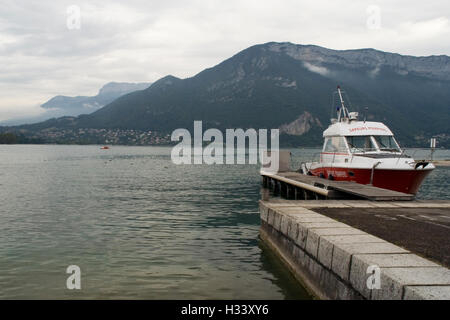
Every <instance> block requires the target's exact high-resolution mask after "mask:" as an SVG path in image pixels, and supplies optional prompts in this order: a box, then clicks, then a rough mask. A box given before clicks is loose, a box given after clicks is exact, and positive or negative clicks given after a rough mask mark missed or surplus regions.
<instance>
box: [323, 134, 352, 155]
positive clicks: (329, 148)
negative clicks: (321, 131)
mask: <svg viewBox="0 0 450 320" xmlns="http://www.w3.org/2000/svg"><path fill="white" fill-rule="evenodd" d="M323 151H324V152H347V146H346V144H345V140H344V137H330V138H327V139H326V140H325V146H324V149H323Z"/></svg>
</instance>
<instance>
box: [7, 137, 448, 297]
mask: <svg viewBox="0 0 450 320" xmlns="http://www.w3.org/2000/svg"><path fill="white" fill-rule="evenodd" d="M170 150H171V149H170V148H168V147H167V148H166V147H125V146H113V147H112V148H111V149H110V150H100V147H99V146H51V145H7V146H5V145H2V146H0V161H1V162H0V163H1V164H0V199H2V204H1V207H0V299H12V298H14V299H17V298H22V299H49V298H56V299H72V298H75V299H93V298H100V299H309V298H310V297H309V296H308V294H307V293H306V291H305V290H304V289H302V288H301V287H300V286H299V285H298V284H297V282H296V281H295V279H294V278H293V277H292V276H291V274H290V273H289V272H287V271H286V269H285V268H284V267H283V266H282V265H281V263H280V262H279V261H278V259H277V258H275V257H274V256H273V255H272V253H271V252H270V251H269V250H268V249H267V248H265V247H264V245H262V244H261V242H260V240H259V238H258V234H259V224H260V222H259V214H258V205H257V201H258V199H259V197H260V185H261V179H260V177H259V175H258V170H259V167H258V166H256V165H212V166H209V165H182V166H176V165H174V164H172V162H171V161H170ZM292 151H293V156H294V161H293V163H294V165H297V164H298V163H299V162H300V161H302V160H310V159H311V158H312V157H314V156H315V154H316V153H317V152H318V150H316V149H301V150H300V149H297V150H292ZM414 153H415V157H417V158H421V157H422V158H426V157H427V156H428V152H427V151H423V150H411V152H409V154H411V155H412V154H414ZM421 154H423V155H424V156H421ZM435 158H441V159H450V151H449V150H438V151H436V153H435ZM449 178H450V167H445V168H438V169H437V170H435V171H434V172H433V173H432V174H431V175H430V176H429V178H428V179H427V180H426V182H425V184H424V185H423V186H422V188H421V191H420V194H419V196H418V198H421V199H450V193H449V189H450V186H449ZM69 265H78V266H79V267H80V268H81V286H82V289H81V290H73V291H71V290H68V289H67V288H66V279H67V277H68V276H69V275H68V274H66V268H67V267H68V266H69Z"/></svg>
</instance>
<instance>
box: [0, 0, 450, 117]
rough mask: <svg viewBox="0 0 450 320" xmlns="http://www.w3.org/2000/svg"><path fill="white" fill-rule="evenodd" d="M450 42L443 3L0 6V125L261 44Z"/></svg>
mask: <svg viewBox="0 0 450 320" xmlns="http://www.w3.org/2000/svg"><path fill="white" fill-rule="evenodd" d="M78 9H79V19H78V15H77V12H78V11H77V10H78ZM378 13H379V15H378ZM449 39H450V1H448V0H437V1H433V0H430V1H423V0H417V1H416V0H408V1H406V0H398V1H395V2H394V1H379V0H371V1H365V0H362V1H361V0H358V1H356V0H353V1H349V0H335V1H322V0H314V1H300V0H164V1H161V0H160V1H152V0H128V1H112V0H109V1H97V0H91V1H78V0H70V1H66V0H59V1H54V0H40V1H31V0H28V1H24V0H0V121H2V120H7V119H12V118H17V117H23V116H25V115H26V116H32V115H37V114H39V113H40V112H42V109H41V108H40V107H39V106H40V104H42V103H44V102H45V101H47V100H48V99H49V98H51V97H53V96H55V95H59V94H61V95H73V96H75V95H95V94H96V93H97V91H98V89H99V88H100V87H101V86H102V85H103V84H105V83H107V82H110V81H126V82H153V81H155V80H157V79H159V78H161V77H163V76H165V75H167V74H172V75H175V76H177V77H181V78H184V77H190V76H193V75H195V74H196V73H198V72H200V71H201V70H203V69H204V68H207V67H211V66H214V65H216V64H218V63H220V62H221V61H223V60H224V59H227V58H228V57H230V56H232V55H233V54H235V53H237V52H239V51H240V50H243V49H245V48H247V47H249V46H251V45H254V44H259V43H264V42H269V41H290V42H293V43H299V44H316V45H320V46H324V47H328V48H332V49H355V48H367V47H371V48H376V49H380V50H383V51H390V52H397V53H401V54H409V55H440V54H446V55H450V41H449Z"/></svg>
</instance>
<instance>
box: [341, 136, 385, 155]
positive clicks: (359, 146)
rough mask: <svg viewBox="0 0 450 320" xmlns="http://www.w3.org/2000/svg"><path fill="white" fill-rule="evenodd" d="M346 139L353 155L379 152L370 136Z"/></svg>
mask: <svg viewBox="0 0 450 320" xmlns="http://www.w3.org/2000/svg"><path fill="white" fill-rule="evenodd" d="M346 138H347V143H348V146H349V148H350V151H351V152H352V153H355V152H366V151H376V150H377V148H376V146H375V145H374V143H373V141H372V139H371V138H370V136H348V137H346Z"/></svg>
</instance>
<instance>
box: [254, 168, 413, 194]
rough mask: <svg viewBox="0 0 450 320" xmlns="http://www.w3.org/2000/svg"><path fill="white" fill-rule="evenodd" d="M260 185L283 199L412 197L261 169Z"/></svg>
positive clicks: (346, 183)
mask: <svg viewBox="0 0 450 320" xmlns="http://www.w3.org/2000/svg"><path fill="white" fill-rule="evenodd" d="M261 176H262V177H263V186H264V187H265V188H270V189H272V190H273V191H274V193H275V194H280V195H281V196H282V197H285V198H287V199H295V200H321V199H366V200H372V201H405V200H406V201H408V200H414V195H413V194H408V193H402V192H397V191H393V190H388V189H382V188H377V187H374V186H371V185H363V184H358V183H355V182H350V181H333V180H327V179H323V178H319V177H315V176H308V175H305V174H301V173H298V172H278V173H276V174H275V173H270V172H267V171H264V170H261Z"/></svg>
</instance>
